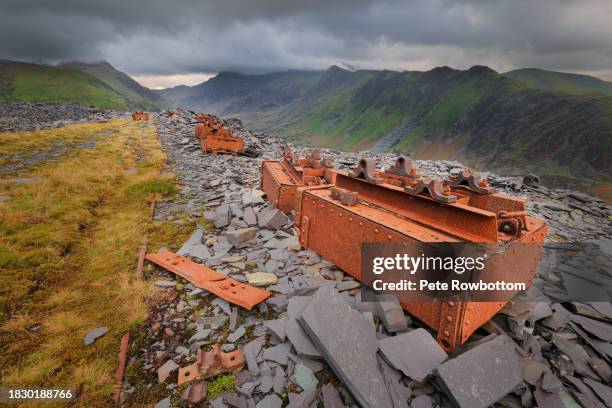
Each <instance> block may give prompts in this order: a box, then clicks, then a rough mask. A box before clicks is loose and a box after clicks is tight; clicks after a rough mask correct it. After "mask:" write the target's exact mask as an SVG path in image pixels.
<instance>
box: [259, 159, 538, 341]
mask: <svg viewBox="0 0 612 408" xmlns="http://www.w3.org/2000/svg"><path fill="white" fill-rule="evenodd" d="M264 182H265V181H264ZM295 203H296V204H295V205H296V217H295V223H296V229H297V230H298V233H299V239H300V242H301V244H302V245H303V246H304V247H306V248H310V249H312V250H314V251H316V252H317V253H319V254H320V255H321V256H323V257H325V258H327V259H329V260H330V261H332V262H334V263H335V264H336V265H337V266H338V267H340V268H341V269H343V270H344V271H345V272H347V273H348V274H350V275H352V276H353V277H355V278H356V279H361V255H360V245H361V243H362V242H398V243H411V244H415V243H416V244H418V243H421V244H423V245H425V243H430V242H471V243H487V244H489V245H491V244H495V245H498V246H499V248H502V261H503V262H502V264H501V267H497V268H494V269H495V270H494V271H493V272H491V273H493V274H495V275H498V276H495V277H496V278H498V279H500V280H504V279H505V280H514V281H519V280H520V281H522V282H526V283H528V285H530V284H531V281H532V279H533V276H534V274H535V269H536V267H537V264H538V261H539V256H540V251H541V245H540V244H541V243H542V242H543V241H544V238H545V236H546V233H547V227H546V225H545V224H544V223H543V222H542V221H540V220H537V219H534V218H531V217H528V216H527V215H526V213H525V208H524V204H525V202H524V201H523V200H521V199H517V198H514V197H510V196H507V195H504V194H500V193H495V192H494V190H493V189H492V188H490V187H489V186H488V184H487V183H486V180H485V179H482V178H481V177H480V176H479V175H478V174H477V173H471V172H470V171H469V169H465V170H464V171H462V172H461V174H459V175H458V176H456V177H455V178H454V180H447V181H446V182H444V181H442V180H431V179H427V178H421V177H418V176H417V175H416V172H415V171H414V169H413V168H412V164H411V161H410V159H409V158H407V157H400V159H398V161H397V163H396V165H395V166H392V167H391V168H390V169H389V170H387V171H386V172H382V171H377V170H376V163H375V162H374V161H373V160H371V159H362V160H360V162H359V165H358V167H357V168H356V169H355V171H353V172H351V173H346V172H340V171H337V172H336V175H335V186H333V187H332V186H313V187H307V186H305V187H298V188H297V192H296V199H295ZM522 243H534V244H535V245H521V244H522ZM525 248H528V249H525ZM525 251H527V252H525ZM487 273H488V271H487ZM504 304H505V302H501V301H500V302H468V301H463V302H457V301H455V302H452V301H448V302H444V301H439V300H432V301H418V302H417V301H413V302H402V306H403V307H404V309H406V310H407V311H408V312H410V313H411V314H412V315H413V316H415V317H416V318H418V319H419V320H421V321H422V322H424V323H425V324H427V325H428V326H430V327H431V328H433V329H434V330H436V331H437V333H438V334H437V340H438V342H439V343H440V345H441V346H442V347H444V348H445V349H446V350H452V349H454V347H455V345H457V344H461V343H463V342H465V341H466V340H467V339H468V337H469V336H470V335H471V334H472V333H473V332H474V331H475V330H476V329H477V328H478V327H480V326H482V325H483V324H484V323H486V322H487V321H488V320H489V319H490V318H491V317H492V316H493V315H494V314H495V313H497V312H498V311H499V310H500V309H501V308H502V307H503V306H504Z"/></svg>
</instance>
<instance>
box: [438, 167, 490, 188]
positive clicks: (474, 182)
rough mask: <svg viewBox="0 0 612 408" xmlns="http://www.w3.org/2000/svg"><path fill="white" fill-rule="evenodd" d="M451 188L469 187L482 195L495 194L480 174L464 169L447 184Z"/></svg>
mask: <svg viewBox="0 0 612 408" xmlns="http://www.w3.org/2000/svg"><path fill="white" fill-rule="evenodd" d="M446 184H447V185H449V186H451V187H458V186H467V187H468V188H469V189H470V190H472V191H474V192H476V193H480V194H492V193H494V192H495V189H494V188H493V187H489V182H488V181H487V179H486V178H484V177H482V175H481V174H480V173H475V172H472V170H471V169H469V168H467V167H466V168H464V169H463V170H461V172H460V173H459V174H458V175H456V176H453V177H452V178H451V179H450V180H449V181H448V182H447V183H446Z"/></svg>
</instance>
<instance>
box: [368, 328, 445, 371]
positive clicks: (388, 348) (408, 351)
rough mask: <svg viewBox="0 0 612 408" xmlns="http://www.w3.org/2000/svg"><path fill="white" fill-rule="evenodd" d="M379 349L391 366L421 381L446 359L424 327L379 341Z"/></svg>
mask: <svg viewBox="0 0 612 408" xmlns="http://www.w3.org/2000/svg"><path fill="white" fill-rule="evenodd" d="M379 347H380V351H381V353H382V355H383V357H384V358H385V360H387V362H388V363H389V364H391V366H392V367H394V368H395V369H397V370H400V371H401V372H403V373H404V374H405V375H406V376H408V377H410V378H412V379H413V380H417V381H419V382H422V381H423V380H424V379H425V377H427V376H428V375H429V374H430V373H431V372H432V371H433V370H434V368H436V367H438V366H439V365H440V364H441V363H442V362H443V361H444V360H446V353H445V352H444V350H442V349H441V348H440V346H439V345H438V343H436V340H435V339H434V338H433V337H432V336H431V334H429V332H428V331H427V330H425V329H416V330H413V331H411V332H408V333H403V334H400V335H398V336H393V337H387V338H385V339H382V340H380V341H379Z"/></svg>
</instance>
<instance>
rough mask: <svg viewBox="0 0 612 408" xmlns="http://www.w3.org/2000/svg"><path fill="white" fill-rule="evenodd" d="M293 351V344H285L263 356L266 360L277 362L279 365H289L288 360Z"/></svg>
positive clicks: (271, 349) (275, 347) (273, 348)
mask: <svg viewBox="0 0 612 408" xmlns="http://www.w3.org/2000/svg"><path fill="white" fill-rule="evenodd" d="M290 350H291V343H289V342H284V343H281V344H278V345H276V346H273V347H270V348H269V349H266V351H264V354H263V359H264V360H270V361H275V362H277V363H278V364H282V365H287V359H288V358H289V351H290Z"/></svg>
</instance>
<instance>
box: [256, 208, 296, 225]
mask: <svg viewBox="0 0 612 408" xmlns="http://www.w3.org/2000/svg"><path fill="white" fill-rule="evenodd" d="M258 218H259V226H260V227H261V228H267V229H270V230H277V229H280V228H282V227H283V226H284V225H285V224H287V221H289V218H288V217H287V216H286V215H285V214H283V212H282V211H280V210H278V209H276V208H274V209H270V210H268V211H266V212H264V213H260V214H259V216H258Z"/></svg>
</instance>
